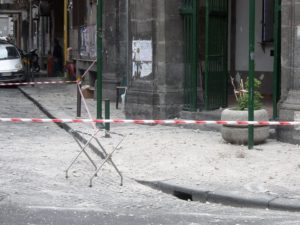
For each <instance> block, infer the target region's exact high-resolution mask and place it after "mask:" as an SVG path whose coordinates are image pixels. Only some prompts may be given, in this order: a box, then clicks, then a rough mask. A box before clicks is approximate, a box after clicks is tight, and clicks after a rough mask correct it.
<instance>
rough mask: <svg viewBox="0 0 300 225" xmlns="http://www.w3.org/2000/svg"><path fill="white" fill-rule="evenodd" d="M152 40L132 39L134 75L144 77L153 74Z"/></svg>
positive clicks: (134, 76)
mask: <svg viewBox="0 0 300 225" xmlns="http://www.w3.org/2000/svg"><path fill="white" fill-rule="evenodd" d="M152 61H153V53H152V41H151V40H134V41H132V77H133V78H134V79H136V78H143V77H147V76H149V75H151V74H152V64H153V62H152Z"/></svg>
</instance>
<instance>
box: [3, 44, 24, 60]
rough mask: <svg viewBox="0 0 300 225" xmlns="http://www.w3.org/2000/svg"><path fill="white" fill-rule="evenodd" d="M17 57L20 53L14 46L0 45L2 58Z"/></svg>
mask: <svg viewBox="0 0 300 225" xmlns="http://www.w3.org/2000/svg"><path fill="white" fill-rule="evenodd" d="M17 58H20V54H19V52H18V50H17V49H16V48H15V47H14V46H0V59H17Z"/></svg>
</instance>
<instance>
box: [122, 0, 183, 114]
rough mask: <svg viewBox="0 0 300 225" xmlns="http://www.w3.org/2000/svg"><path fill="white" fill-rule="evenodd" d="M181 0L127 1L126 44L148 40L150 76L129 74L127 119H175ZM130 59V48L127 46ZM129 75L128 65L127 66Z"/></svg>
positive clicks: (180, 81)
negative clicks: (150, 48)
mask: <svg viewBox="0 0 300 225" xmlns="http://www.w3.org/2000/svg"><path fill="white" fill-rule="evenodd" d="M180 6H181V0H172V1H170V0H131V1H130V12H131V13H130V15H131V18H130V43H131V44H132V41H133V40H151V41H152V48H153V59H152V60H153V67H152V73H151V74H150V75H148V76H146V77H139V76H137V77H133V74H132V72H131V73H130V74H129V77H130V78H129V84H128V91H127V100H126V107H125V111H126V116H127V117H128V118H147V119H152V118H154V119H166V118H174V117H176V116H178V115H179V111H180V110H181V108H182V104H183V80H184V76H183V74H184V64H183V26H182V18H181V16H180V13H179V8H180ZM129 49H130V50H131V53H130V54H129V55H130V57H131V55H132V45H130V48H129ZM130 66H131V71H132V62H131V63H130Z"/></svg>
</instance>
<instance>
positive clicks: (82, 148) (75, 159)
mask: <svg viewBox="0 0 300 225" xmlns="http://www.w3.org/2000/svg"><path fill="white" fill-rule="evenodd" d="M99 131H100V130H97V131H96V132H95V133H94V134H93V135H92V136H91V137H90V139H89V140H88V141H87V143H86V144H85V145H84V146H83V147H81V151H80V152H79V153H78V155H77V156H76V157H75V158H74V159H73V160H72V162H71V164H70V165H69V167H68V168H67V170H66V178H68V177H69V176H68V172H69V170H70V168H71V167H72V166H73V164H74V163H75V162H76V161H77V159H78V158H79V156H80V155H81V154H82V152H84V153H85V155H88V154H87V152H86V151H85V149H86V147H87V146H88V145H89V144H90V143H91V141H92V140H93V138H94V136H96V135H97V134H98V133H99ZM75 140H76V142H77V139H75ZM77 143H78V142H77ZM80 146H81V145H80ZM88 159H91V158H90V157H89V156H88ZM90 161H91V162H92V164H93V165H94V166H95V168H96V169H97V166H96V165H95V163H94V162H93V161H92V160H90Z"/></svg>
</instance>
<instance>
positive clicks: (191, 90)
mask: <svg viewBox="0 0 300 225" xmlns="http://www.w3.org/2000/svg"><path fill="white" fill-rule="evenodd" d="M181 14H182V16H183V29H184V45H185V46H184V60H185V79H184V109H185V110H188V111H196V110H197V84H198V48H199V47H198V0H183V4H182V8H181Z"/></svg>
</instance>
